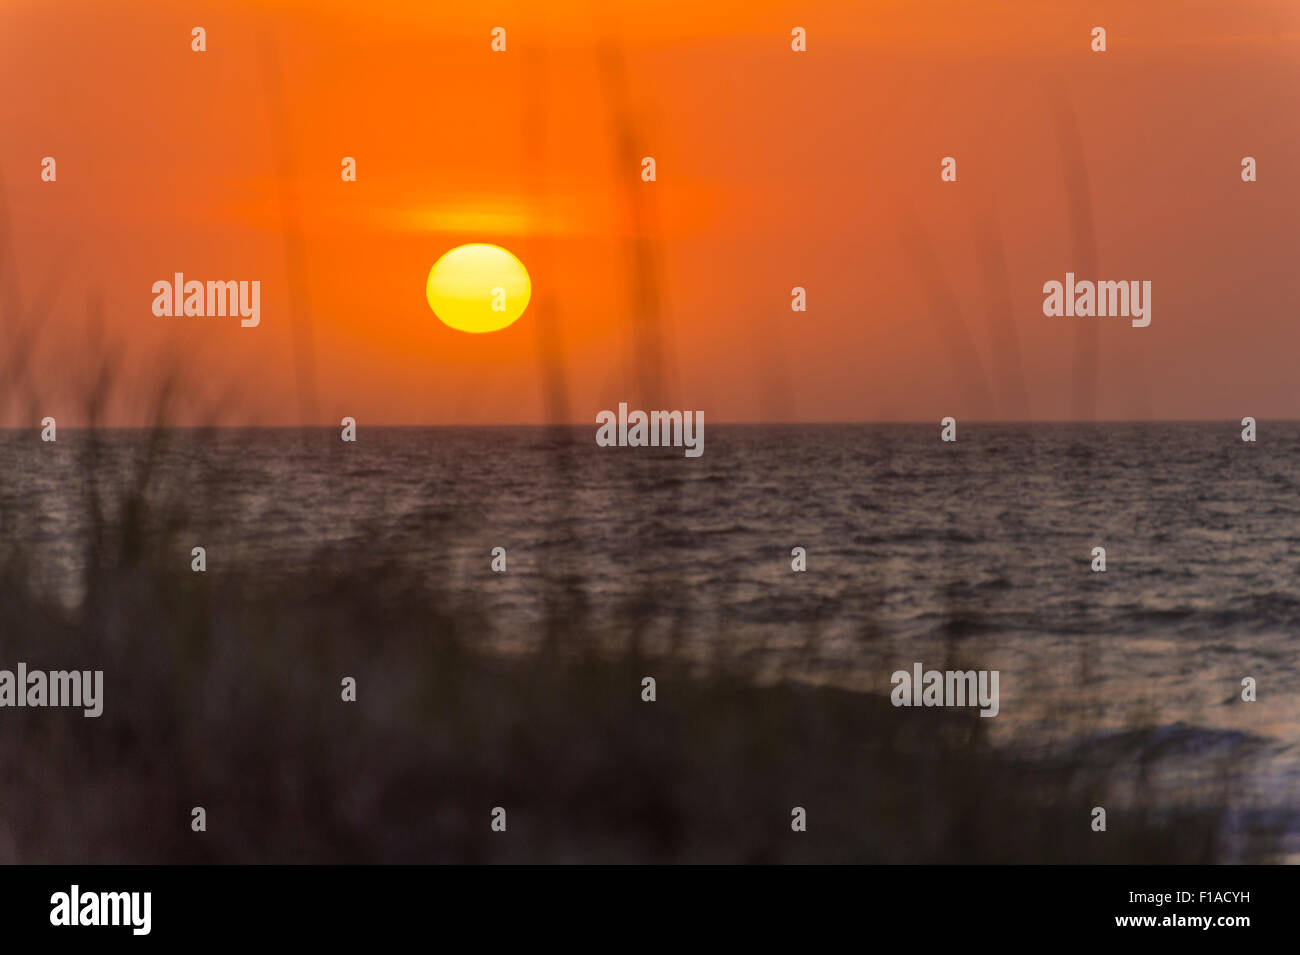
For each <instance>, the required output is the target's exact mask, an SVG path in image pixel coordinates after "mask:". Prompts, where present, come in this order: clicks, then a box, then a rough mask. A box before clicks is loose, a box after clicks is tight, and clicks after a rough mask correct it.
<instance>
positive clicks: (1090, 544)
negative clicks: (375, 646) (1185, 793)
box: [0, 421, 1300, 855]
mask: <svg viewBox="0 0 1300 955" xmlns="http://www.w3.org/2000/svg"><path fill="white" fill-rule="evenodd" d="M1240 431H1241V429H1240V426H1239V425H1237V424H1236V423H1234V422H1230V421H1228V422H1219V423H1149V424H1146V423H1144V424H1109V423H1098V424H1059V425H1056V424H1025V425H1002V424H986V425H981V424H965V423H962V424H959V426H958V440H957V441H956V442H953V443H945V442H942V441H941V440H940V429H939V426H938V424H937V423H936V424H933V425H929V424H927V425H915V424H899V425H857V424H844V425H840V424H826V425H779V426H777V425H714V424H709V425H708V427H707V435H706V437H707V440H706V444H705V453H704V454H703V455H702V456H701V457H699V458H687V457H684V456H683V454H682V451H681V449H680V448H601V447H597V446H596V443H595V440H594V432H595V428H594V426H592V427H574V428H569V427H565V428H534V427H500V428H456V427H448V428H379V427H366V426H365V425H364V423H363V424H362V425H361V427H360V428H359V430H358V439H357V441H356V443H355V444H344V443H343V442H342V441H341V440H340V436H339V431H338V429H328V428H322V429H283V430H277V429H268V430H252V429H250V430H194V431H187V430H176V431H170V432H166V433H165V434H163V435H161V436H159V435H151V434H149V433H147V432H143V431H104V432H99V433H98V434H94V435H92V434H91V433H90V432H85V431H73V430H62V429H61V430H60V432H59V436H58V441H57V442H56V443H55V444H44V443H42V442H41V441H40V439H39V434H38V432H37V431H36V429H31V430H28V431H22V432H14V431H10V432H4V433H2V434H0V520H2V521H3V524H2V525H0V535H2V536H3V543H4V546H5V548H6V551H7V552H9V553H10V554H12V553H21V554H23V555H25V556H26V557H27V558H29V560H28V561H27V563H26V565H25V566H28V567H30V568H32V569H31V580H32V586H34V587H37V588H39V589H40V590H41V591H42V592H43V593H46V594H48V595H50V597H51V599H54V600H57V601H60V602H62V603H63V604H65V605H66V606H69V607H75V606H76V605H77V603H78V602H79V601H80V600H81V599H83V597H84V579H83V573H84V569H85V568H84V554H85V551H86V548H85V542H86V541H87V539H88V537H89V536H90V535H92V534H93V533H94V528H92V527H90V526H88V524H87V519H86V517H85V508H84V507H82V506H80V504H81V502H83V501H84V500H85V499H86V496H87V495H90V494H96V495H98V496H99V497H100V498H102V499H103V500H106V501H111V502H117V503H115V504H113V505H112V506H115V507H119V508H120V507H123V506H135V505H132V504H130V503H129V502H131V501H136V502H137V504H138V503H139V502H141V501H143V502H145V503H146V505H147V507H146V510H155V511H160V510H167V511H168V513H169V514H173V515H174V514H180V515H181V517H180V518H178V519H176V520H177V521H178V524H177V526H178V527H181V528H183V529H182V530H181V531H179V532H178V533H177V536H176V540H177V551H176V558H175V559H176V560H177V561H178V562H182V563H188V562H189V561H190V560H191V556H190V554H191V545H194V546H202V547H203V548H205V551H206V560H207V562H208V566H209V567H210V568H212V567H219V566H222V565H226V564H234V563H236V562H237V563H238V564H239V565H240V566H241V567H242V568H244V569H245V570H246V571H250V572H253V573H256V574H257V575H259V576H260V577H263V578H268V579H275V578H277V577H278V576H281V575H283V576H285V577H286V579H289V578H291V577H292V575H293V573H295V572H297V571H299V570H300V569H301V568H304V567H310V566H311V565H312V562H313V561H314V560H318V559H321V555H322V554H336V555H337V554H345V555H346V554H357V553H365V554H367V555H368V556H369V557H371V558H374V563H375V565H382V564H383V563H384V562H389V561H392V562H400V563H401V564H402V565H403V566H406V567H413V568H417V569H418V570H419V572H420V573H421V574H426V575H428V576H429V577H430V578H436V579H437V580H438V581H439V585H440V587H441V588H443V589H444V590H446V591H447V592H448V593H452V594H455V595H457V596H458V599H461V600H464V601H466V602H468V603H472V604H473V605H474V606H476V607H477V608H478V609H479V610H480V611H481V612H482V614H483V617H484V618H485V619H487V620H490V621H491V622H492V623H491V627H490V630H485V631H484V632H483V633H482V634H481V638H482V643H483V645H484V646H485V647H488V648H493V649H495V650H499V652H502V653H510V652H512V651H513V650H515V649H517V648H520V647H527V646H529V645H532V644H534V643H536V641H537V640H538V639H540V633H541V631H542V629H543V628H542V627H541V625H540V623H539V621H540V620H541V619H542V617H543V616H544V615H545V614H546V613H547V607H548V595H553V594H554V593H555V591H556V589H557V588H562V589H563V591H564V592H565V594H566V595H568V596H569V597H570V598H571V600H572V601H573V602H574V603H573V605H574V606H576V607H579V608H580V609H581V613H582V614H583V616H584V619H585V620H586V621H595V623H596V626H598V627H599V628H600V629H601V630H602V631H603V632H605V633H607V634H608V635H609V636H610V638H611V639H624V638H631V637H633V636H635V638H636V639H637V640H638V641H641V642H643V643H644V644H646V645H650V646H655V645H657V646H660V647H665V648H672V649H673V651H674V652H677V653H681V654H683V655H687V656H691V655H694V656H697V657H699V658H700V659H706V658H707V657H708V656H709V654H710V653H711V652H712V650H713V649H714V648H715V646H716V645H717V644H719V643H723V642H725V643H726V645H727V646H728V647H730V648H731V649H732V650H733V651H734V652H735V653H737V654H738V655H739V656H741V657H743V658H744V659H746V660H747V661H749V663H750V664H751V665H752V666H753V671H754V673H755V675H756V678H757V679H760V680H779V679H793V680H798V681H804V682H811V683H819V684H829V685H834V686H836V687H840V688H843V689H847V690H852V691H856V692H866V693H873V694H881V695H887V694H888V693H889V692H890V690H891V674H892V673H894V672H895V671H898V670H911V668H912V667H913V665H914V664H915V663H920V664H923V665H924V666H925V667H926V668H931V667H937V668H940V669H942V668H945V667H959V668H974V669H981V670H997V671H999V673H1000V687H1001V701H1000V708H999V712H998V715H997V716H996V717H995V718H993V719H990V720H987V721H986V722H987V723H989V724H990V725H989V731H990V733H991V734H992V739H993V740H994V741H995V742H997V743H999V744H1004V745H1008V746H1024V747H1032V748H1034V749H1035V750H1037V751H1041V752H1049V753H1055V754H1057V756H1058V757H1059V758H1061V759H1063V760H1066V761H1070V760H1086V759H1105V758H1106V753H1107V752H1108V747H1109V746H1111V745H1112V744H1113V743H1114V741H1115V740H1118V739H1122V738H1123V736H1124V734H1125V733H1126V732H1128V731H1129V730H1130V729H1131V728H1132V727H1135V726H1143V727H1148V728H1154V729H1155V730H1156V732H1155V734H1154V736H1153V740H1154V742H1153V743H1152V744H1151V748H1152V749H1153V750H1155V751H1154V752H1152V753H1151V754H1150V755H1151V757H1152V765H1153V766H1154V767H1155V769H1154V771H1155V772H1158V773H1162V774H1163V775H1164V776H1165V777H1166V778H1167V779H1168V780H1172V781H1174V782H1175V783H1177V782H1178V781H1180V780H1182V781H1186V783H1187V785H1188V787H1189V788H1194V787H1195V786H1196V785H1197V784H1198V780H1200V779H1201V777H1202V776H1203V775H1206V774H1210V773H1211V772H1213V773H1222V772H1223V771H1224V767H1225V766H1226V767H1228V771H1229V772H1231V773H1234V774H1236V778H1235V779H1234V780H1233V783H1234V785H1233V791H1234V792H1235V793H1236V795H1235V796H1234V808H1233V811H1234V812H1236V813H1238V814H1239V816H1240V818H1241V819H1242V820H1246V821H1245V822H1243V823H1242V824H1243V825H1246V824H1249V820H1250V819H1256V820H1258V819H1260V818H1264V817H1271V818H1274V819H1283V820H1286V821H1285V822H1284V823H1283V824H1284V827H1285V828H1287V829H1288V831H1289V835H1288V836H1287V851H1288V853H1290V854H1292V855H1294V854H1295V853H1297V852H1300V826H1298V825H1297V823H1296V816H1297V813H1296V810H1297V807H1298V806H1300V801H1298V800H1297V796H1298V795H1300V666H1298V663H1300V649H1298V645H1297V642H1296V637H1295V634H1296V633H1297V631H1298V630H1300V484H1298V483H1297V481H1298V480H1300V423H1272V422H1263V423H1261V425H1260V431H1259V440H1258V441H1257V442H1255V443H1247V442H1243V441H1242V440H1241V434H1240ZM145 476H147V478H146V477H145ZM132 488H136V489H137V491H136V492H135V493H133V492H132V491H131V489H132ZM122 501H126V502H128V503H127V504H122V503H121V502H122ZM164 501H166V502H167V504H166V505H165V507H164V505H163V503H162V502H164ZM1098 547H1101V548H1104V549H1105V570H1104V572H1098V571H1096V570H1094V569H1093V568H1094V565H1095V560H1096V555H1095V552H1094V548H1098ZM494 548H504V555H505V556H504V559H505V567H506V569H505V572H504V573H498V572H494V570H493V569H492V566H491V565H492V560H493V551H494ZM796 548H802V549H803V552H804V555H805V556H804V560H805V561H806V570H804V571H802V572H796V571H794V570H792V561H793V560H794V559H795V558H794V551H795V549H796ZM376 625H381V624H379V623H377V624H376ZM9 662H13V661H9ZM1247 678H1249V679H1251V680H1253V681H1254V687H1255V694H1256V699H1255V701H1254V702H1246V701H1244V700H1243V699H1242V694H1243V680H1246V679H1247Z"/></svg>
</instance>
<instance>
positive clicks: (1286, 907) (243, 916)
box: [0, 866, 1296, 950]
mask: <svg viewBox="0 0 1300 955" xmlns="http://www.w3.org/2000/svg"><path fill="white" fill-rule="evenodd" d="M0 880H3V887H2V889H0V918H2V919H3V924H4V935H5V939H6V941H15V940H20V939H24V938H38V939H39V940H41V941H47V940H48V941H58V940H59V939H60V938H62V940H63V941H64V942H65V943H66V942H69V941H73V942H76V943H78V944H86V943H89V944H98V943H99V942H102V941H109V940H110V939H116V940H118V941H122V942H128V943H133V944H149V943H152V942H164V943H175V942H189V941H195V942H202V943H205V944H210V943H220V942H245V941H257V940H259V939H267V940H279V939H283V940H289V941H292V942H294V943H295V945H299V944H303V943H311V942H313V941H317V942H322V943H326V944H328V945H330V946H332V947H337V946H338V945H339V944H341V943H343V942H345V941H347V940H349V939H353V940H364V941H369V942H374V941H376V940H382V939H385V938H389V937H392V938H394V939H400V938H402V937H406V938H412V939H419V938H425V939H428V940H429V941H432V942H436V940H437V939H439V938H441V939H442V940H443V941H444V942H445V943H448V944H450V943H451V942H452V938H451V937H450V936H449V935H448V934H447V933H449V932H452V931H453V930H456V931H457V932H460V931H467V932H469V933H470V936H469V937H468V938H465V939H463V941H469V942H471V943H472V942H473V941H474V940H475V939H477V940H479V941H486V940H493V941H496V940H499V939H500V937H501V936H502V935H517V936H519V937H521V938H527V939H529V940H531V941H532V942H533V943H534V944H536V943H539V942H542V941H544V940H553V939H555V938H562V939H563V940H566V941H569V942H572V941H579V940H588V941H594V942H601V941H602V940H603V942H604V943H612V942H614V940H616V939H618V938H620V937H621V938H624V939H629V940H630V939H631V938H632V937H633V936H640V937H643V938H648V937H658V938H661V939H662V940H663V941H664V943H665V944H668V943H669V941H670V940H673V939H677V940H682V939H684V938H686V937H688V936H689V937H690V938H691V939H692V940H694V941H698V940H699V939H700V938H701V936H718V937H719V938H724V937H725V938H728V939H730V940H731V941H733V942H734V941H736V940H738V939H740V938H743V937H745V936H749V935H755V936H758V937H760V938H764V939H765V940H768V941H770V940H771V939H772V937H773V936H772V933H774V932H782V933H785V934H787V935H790V936H792V937H798V936H800V935H801V934H802V935H803V937H804V938H805V940H807V941H811V940H812V939H813V938H825V937H826V933H827V932H828V931H832V930H838V929H842V930H844V931H848V932H850V933H852V934H851V936H850V937H857V938H860V939H861V938H862V937H863V936H864V935H866V936H868V937H871V938H880V937H882V936H885V937H888V936H895V935H898V936H905V935H918V936H919V937H922V938H924V939H925V940H927V941H942V940H945V939H952V940H955V941H967V942H974V941H976V940H982V941H986V942H987V941H992V940H994V939H996V940H998V941H1014V940H1018V939H1025V940H1043V939H1045V938H1075V937H1097V936H1106V937H1109V938H1119V937H1122V936H1124V935H1129V936H1131V937H1132V938H1134V939H1137V940H1147V941H1150V940H1160V939H1165V938H1173V939H1177V940H1178V941H1179V942H1180V944H1181V943H1182V942H1183V941H1186V940H1190V939H1191V938H1192V937H1194V936H1195V937H1201V938H1205V939H1213V940H1214V941H1216V942H1221V943H1224V944H1232V943H1233V942H1234V941H1235V940H1238V939H1243V940H1244V939H1247V938H1251V937H1252V933H1256V932H1260V931H1261V930H1263V931H1271V932H1274V933H1276V932H1278V931H1285V930H1286V929H1288V928H1294V919H1295V916H1294V912H1293V910H1292V904H1293V899H1294V896H1295V888H1296V880H1295V871H1294V870H1293V869H1291V868H1289V867H1286V866H1252V867H1222V866H1220V867H1214V866H1189V867H1183V866H1163V867H1162V866H1130V867H1087V866H1074V867H1066V866H1022V867H988V866H965V867H939V866H928V867H923V866H901V867H900V866H896V867H871V866H863V867H856V866H841V867H820V868H814V867H799V866H790V867H783V868H775V867H773V868H757V867H750V868H730V869H728V868H724V867H706V866H697V867H677V868H673V869H671V870H670V869H669V868H668V867H652V868H636V867H630V866H629V867H618V868H611V869H607V870H605V871H602V872H600V873H593V872H591V871H588V870H587V867H576V866H574V867H553V868H552V869H551V870H549V871H545V872H543V871H540V867H522V866H521V867H455V868H452V867H441V866H377V867H351V866H333V867H321V866H317V867H307V866H210V867H199V866H190V867H150V866H10V867H6V868H3V869H0ZM73 886H76V889H75V890H74V889H73ZM144 893H148V897H147V902H148V905H147V908H146V905H145V902H146V896H145V895H144ZM74 899H75V903H76V904H75V905H74V904H73V903H74ZM74 909H75V915H74ZM146 915H147V918H146ZM1206 920H1208V923H1207V921H1206ZM74 922H75V923H77V924H75V925H74V924H73V923H74ZM86 922H96V923H98V922H107V923H113V922H116V923H117V924H91V925H87V924H84V923H86ZM56 923H57V924H56ZM146 928H147V932H146V931H144V930H145V929H146ZM611 932H612V933H614V934H613V935H611V934H609V933H611ZM972 933H974V934H972ZM1045 933H1047V934H1046V935H1045ZM1243 933H1244V934H1243ZM1255 937H1259V938H1262V937H1263V936H1262V935H1258V936H1255ZM335 950H336V949H335Z"/></svg>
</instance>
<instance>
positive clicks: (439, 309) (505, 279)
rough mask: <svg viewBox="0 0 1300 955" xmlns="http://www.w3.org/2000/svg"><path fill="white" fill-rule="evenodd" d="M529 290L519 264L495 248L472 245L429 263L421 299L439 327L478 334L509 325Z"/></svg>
mask: <svg viewBox="0 0 1300 955" xmlns="http://www.w3.org/2000/svg"><path fill="white" fill-rule="evenodd" d="M532 290H533V284H532V282H531V281H529V278H528V270H527V269H525V268H524V263H522V262H520V261H519V260H518V259H517V258H515V257H514V256H513V255H511V254H510V253H509V252H507V251H506V250H505V249H503V248H501V247H500V246H499V245H487V244H485V243H475V244H473V245H461V246H457V247H456V248H454V249H452V250H451V251H450V252H448V253H447V254H446V255H444V256H443V257H442V258H440V259H439V260H438V261H437V262H435V263H433V268H431V269H429V281H428V283H427V284H426V286H425V292H424V294H425V297H426V298H427V299H428V300H429V307H430V308H431V309H433V313H434V314H435V315H437V316H438V318H440V319H442V321H443V324H445V325H448V326H450V327H451V328H455V329H458V330H459V331H462V332H474V333H482V332H496V331H500V330H501V329H503V328H505V327H507V326H509V325H513V324H514V323H515V321H516V320H517V319H518V318H519V316H520V315H522V314H524V309H525V308H527V307H528V298H529V296H530V295H531V294H532Z"/></svg>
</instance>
